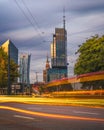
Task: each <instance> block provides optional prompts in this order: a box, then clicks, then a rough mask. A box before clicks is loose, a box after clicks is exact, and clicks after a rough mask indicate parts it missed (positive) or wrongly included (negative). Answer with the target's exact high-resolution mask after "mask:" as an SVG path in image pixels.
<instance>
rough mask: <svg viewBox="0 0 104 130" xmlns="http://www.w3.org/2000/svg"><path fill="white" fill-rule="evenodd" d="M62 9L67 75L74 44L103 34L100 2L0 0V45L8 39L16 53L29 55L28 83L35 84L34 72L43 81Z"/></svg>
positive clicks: (103, 5) (103, 13)
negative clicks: (65, 37) (65, 38)
mask: <svg viewBox="0 0 104 130" xmlns="http://www.w3.org/2000/svg"><path fill="white" fill-rule="evenodd" d="M63 8H65V16H66V30H67V54H68V62H69V66H68V67H69V76H71V75H73V73H72V72H73V66H74V63H75V59H76V55H75V52H76V51H77V49H78V45H81V44H82V43H83V42H84V41H86V39H87V38H90V37H91V36H94V35H95V34H99V35H100V36H101V35H103V34H104V0H0V44H2V43H3V42H5V41H6V40H7V39H10V40H11V41H12V42H13V43H14V44H15V46H16V47H17V48H18V49H19V53H29V54H30V53H31V68H30V70H31V71H30V78H31V82H35V79H36V77H35V76H36V75H35V72H38V80H39V81H42V80H43V79H42V77H43V73H42V72H43V69H44V68H45V63H46V56H47V53H48V55H49V57H50V42H51V41H52V34H53V33H55V27H59V28H60V27H63ZM49 60H50V59H49Z"/></svg>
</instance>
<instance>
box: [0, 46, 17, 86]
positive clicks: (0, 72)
mask: <svg viewBox="0 0 104 130" xmlns="http://www.w3.org/2000/svg"><path fill="white" fill-rule="evenodd" d="M17 77H19V73H18V65H17V64H16V63H14V61H13V60H11V61H10V82H11V84H12V83H13V82H15V81H16V79H17ZM7 82H8V55H7V53H5V52H4V49H3V48H2V47H0V88H5V87H7Z"/></svg>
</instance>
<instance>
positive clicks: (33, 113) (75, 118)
mask: <svg viewBox="0 0 104 130" xmlns="http://www.w3.org/2000/svg"><path fill="white" fill-rule="evenodd" d="M0 109H5V110H12V111H16V112H20V113H26V114H31V115H36V116H44V117H51V118H61V119H74V120H88V121H100V122H104V119H102V118H88V117H79V116H68V115H59V114H57V115H56V114H49V113H41V112H33V111H28V110H23V109H19V108H13V107H8V106H0Z"/></svg>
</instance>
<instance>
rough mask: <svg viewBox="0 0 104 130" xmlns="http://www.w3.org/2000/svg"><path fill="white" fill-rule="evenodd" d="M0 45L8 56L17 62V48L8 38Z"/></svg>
mask: <svg viewBox="0 0 104 130" xmlns="http://www.w3.org/2000/svg"><path fill="white" fill-rule="evenodd" d="M1 47H3V48H4V51H5V52H6V53H7V55H9V56H10V59H12V60H13V61H14V62H15V63H16V64H18V49H17V48H16V46H15V45H14V44H13V43H12V42H11V41H10V40H7V41H6V42H4V43H3V44H2V45H1Z"/></svg>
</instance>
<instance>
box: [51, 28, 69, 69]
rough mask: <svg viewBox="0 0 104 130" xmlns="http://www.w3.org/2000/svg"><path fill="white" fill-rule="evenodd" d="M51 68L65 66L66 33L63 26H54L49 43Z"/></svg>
mask: <svg viewBox="0 0 104 130" xmlns="http://www.w3.org/2000/svg"><path fill="white" fill-rule="evenodd" d="M51 65H52V68H60V69H66V68H67V33H66V30H65V28H56V29H55V34H54V35H53V43H52V44H51Z"/></svg>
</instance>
